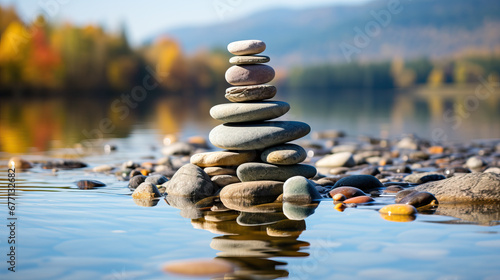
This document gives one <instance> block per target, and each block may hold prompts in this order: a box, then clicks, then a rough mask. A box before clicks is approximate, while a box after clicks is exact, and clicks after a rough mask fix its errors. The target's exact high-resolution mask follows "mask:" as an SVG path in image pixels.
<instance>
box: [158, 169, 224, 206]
mask: <svg viewBox="0 0 500 280" xmlns="http://www.w3.org/2000/svg"><path fill="white" fill-rule="evenodd" d="M164 186H165V187H166V188H167V189H166V191H167V194H169V195H176V196H188V197H193V198H197V199H201V198H205V197H208V196H212V195H213V194H214V193H215V191H216V188H215V186H214V184H213V183H212V181H211V180H210V177H209V176H208V175H207V174H206V173H205V172H204V171H203V169H201V168H200V167H198V166H196V165H194V164H186V165H184V166H182V167H181V168H180V169H179V170H178V171H177V172H176V173H175V174H174V176H173V177H172V179H170V181H168V182H166V183H165V184H164Z"/></svg>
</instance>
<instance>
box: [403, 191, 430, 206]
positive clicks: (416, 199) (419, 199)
mask: <svg viewBox="0 0 500 280" xmlns="http://www.w3.org/2000/svg"><path fill="white" fill-rule="evenodd" d="M398 203H402V204H408V205H412V206H415V207H416V208H419V207H423V206H427V205H437V204H438V200H437V199H436V197H434V195H432V194H431V193H428V192H418V191H416V192H412V193H410V194H408V195H407V196H405V197H403V198H402V199H401V200H400V201H399V202H398Z"/></svg>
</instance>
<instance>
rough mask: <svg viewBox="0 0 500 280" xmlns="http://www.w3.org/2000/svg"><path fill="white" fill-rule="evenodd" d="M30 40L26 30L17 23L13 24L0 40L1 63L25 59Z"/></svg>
mask: <svg viewBox="0 0 500 280" xmlns="http://www.w3.org/2000/svg"><path fill="white" fill-rule="evenodd" d="M29 40H30V34H29V33H28V31H27V30H26V28H24V26H23V25H22V24H21V23H19V22H17V21H14V22H11V23H10V24H9V25H8V26H7V29H5V32H4V33H3V34H2V38H1V40H0V63H4V62H11V61H19V60H22V59H23V58H25V54H26V49H27V46H28V43H29V42H30V41H29Z"/></svg>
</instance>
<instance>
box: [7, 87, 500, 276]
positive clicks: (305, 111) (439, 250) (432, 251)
mask: <svg viewBox="0 0 500 280" xmlns="http://www.w3.org/2000/svg"><path fill="white" fill-rule="evenodd" d="M467 92H468V91H467V90H463V93H462V95H460V97H454V98H450V97H446V94H447V93H446V92H444V93H443V94H442V95H443V96H444V97H440V98H439V100H436V98H435V92H428V91H427V92H426V91H423V92H413V93H408V94H407V95H403V96H401V95H400V96H399V97H397V98H394V96H393V94H392V93H370V94H364V95H363V96H359V95H356V94H353V93H344V94H341V95H338V94H331V96H330V97H328V98H326V97H324V96H323V98H322V99H321V100H319V99H315V96H314V94H315V93H308V94H304V95H301V96H299V95H296V94H293V93H289V94H288V95H286V96H285V95H283V96H281V97H282V98H281V99H285V98H286V100H288V101H289V103H290V104H291V106H292V110H291V112H290V113H289V114H288V115H287V119H297V120H302V121H306V122H308V123H310V124H311V127H312V128H313V130H320V129H325V128H333V129H342V130H345V131H346V132H347V133H348V134H350V135H353V136H355V135H361V134H363V135H372V136H387V137H390V136H394V135H399V134H400V133H409V132H414V133H417V134H419V135H421V136H424V137H431V132H432V130H433V129H435V128H443V130H444V131H445V134H446V135H447V136H448V137H449V138H448V140H449V141H458V140H461V141H465V140H469V139H473V138H500V129H499V122H498V119H499V114H500V113H499V111H500V110H498V109H499V103H498V98H497V97H498V95H495V96H490V99H488V100H487V101H485V100H480V101H481V102H479V105H478V107H477V108H475V107H474V110H471V109H470V108H469V109H470V110H467V109H466V110H465V111H463V110H462V111H460V106H461V105H460V104H461V102H462V101H461V100H464V99H463V98H466V97H467V96H470V95H468V94H467ZM469 92H470V91H469ZM469 98H470V97H469ZM211 104H212V102H209V101H200V100H198V101H196V102H193V101H186V100H179V99H163V100H159V101H155V102H145V103H144V104H140V106H139V107H138V108H136V109H134V110H130V113H129V115H127V116H126V117H125V118H124V119H123V120H122V119H121V117H123V116H120V115H118V114H116V112H113V110H112V109H111V108H110V102H105V101H95V100H94V101H92V100H81V101H75V100H73V101H61V100H48V101H23V102H19V101H12V100H10V101H9V102H2V103H1V105H0V106H1V111H0V114H1V115H0V116H1V119H0V129H1V135H0V141H1V142H0V148H1V153H0V160H1V161H0V170H1V172H0V195H1V198H0V199H1V200H0V202H1V204H0V208H1V210H0V213H1V219H2V221H3V222H2V223H3V224H5V225H3V226H2V227H0V228H1V230H0V248H1V254H2V258H0V259H1V260H2V261H1V265H0V278H1V279H179V277H178V276H174V275H170V274H165V273H164V272H162V270H161V267H162V265H163V264H164V263H165V262H168V261H171V260H178V259H193V258H214V257H218V258H224V259H226V260H229V261H231V262H233V263H235V264H237V266H238V270H239V273H240V274H241V275H246V274H250V275H254V276H256V277H257V276H258V277H259V278H263V279H275V278H278V277H285V276H288V277H289V278H290V279H402V278H407V279H500V266H499V265H498V263H499V261H500V234H499V230H500V226H498V225H494V224H497V223H496V222H492V223H490V224H492V225H494V226H485V225H475V224H471V223H470V222H467V221H464V220H457V218H453V217H447V216H439V215H418V217H417V219H416V220H415V221H412V222H406V223H397V222H391V221H386V220H384V219H383V218H382V217H381V216H380V215H379V213H378V212H377V211H376V210H377V209H379V208H380V207H381V206H380V205H373V206H365V207H359V208H356V209H350V208H348V209H346V211H345V212H338V211H336V210H334V209H333V203H332V201H331V200H324V201H322V202H321V203H320V204H319V206H318V207H317V208H316V209H315V213H314V214H313V215H311V216H309V217H307V218H306V219H305V220H304V221H296V222H295V223H298V224H300V225H303V223H305V226H306V230H304V231H303V232H302V233H301V234H300V235H299V236H298V237H269V236H267V234H265V232H266V229H265V226H240V225H238V224H236V222H235V221H234V220H232V221H228V222H224V223H222V224H219V225H218V226H213V223H212V224H210V223H207V222H206V221H203V220H202V219H201V220H200V219H193V220H192V219H188V218H184V217H183V215H184V214H183V213H181V210H179V209H177V208H174V207H171V206H169V205H168V204H167V202H166V201H165V200H160V202H159V203H158V205H157V206H155V207H150V208H147V207H141V206H138V205H136V204H135V203H134V201H133V200H132V198H131V197H130V194H131V192H130V191H129V190H128V188H127V187H126V186H127V182H122V181H118V180H117V179H116V178H115V177H114V176H112V175H105V174H96V173H93V172H90V171H89V170H90V169H91V168H92V167H94V166H97V165H100V164H104V163H106V164H120V163H122V162H124V161H126V160H131V159H132V160H134V161H137V162H142V161H146V160H151V159H157V158H160V157H162V155H161V146H162V143H161V141H162V138H163V136H164V135H165V134H169V133H177V134H179V136H180V138H181V139H182V138H186V137H188V136H192V135H204V136H206V135H207V134H208V131H209V130H210V128H211V127H213V126H215V125H216V124H217V122H215V121H212V120H210V118H209V117H208V110H209V108H210V106H211ZM450 109H451V110H455V111H452V113H453V114H454V115H453V116H459V118H461V122H460V124H459V125H457V122H458V121H457V120H458V119H459V118H454V119H453V121H450V119H446V118H443V113H444V112H447V110H450ZM103 118H109V119H110V120H111V121H112V124H113V125H114V127H113V129H110V130H109V131H107V133H105V134H104V135H103V136H104V138H103V139H99V138H100V135H97V134H95V133H94V134H93V133H92V131H93V129H95V128H98V127H99V125H100V124H99V123H100V121H101V120H102V119H103ZM453 126H456V127H453ZM84 130H85V131H87V132H89V135H90V136H91V137H87V136H86V135H83V134H84V133H83V132H82V131H84ZM89 138H98V139H97V140H96V139H93V140H92V143H94V144H96V145H95V147H92V148H90V145H85V141H86V140H88V139H89ZM76 143H80V145H77V146H76V147H77V148H78V149H83V152H82V154H80V153H79V152H75V151H79V150H78V149H76V150H75V149H68V148H72V147H75V144H76ZM82 143H83V144H82ZM105 143H112V144H114V145H116V146H117V148H118V149H117V151H116V152H112V153H111V154H105V153H103V152H102V151H103V149H102V145H103V144H105ZM13 154H21V155H23V156H24V157H26V158H28V159H32V160H37V159H44V158H47V157H64V156H66V157H68V156H71V157H76V156H78V158H79V159H80V160H82V161H84V162H86V163H88V164H89V168H85V169H78V170H61V171H58V172H57V173H53V172H52V171H50V170H42V169H39V168H34V169H32V170H30V171H28V172H18V173H17V177H16V179H17V197H16V213H15V214H16V217H17V219H18V220H17V222H16V223H17V228H16V229H17V231H16V245H17V252H16V257H17V264H16V271H17V272H15V273H12V272H9V271H7V264H6V259H7V256H6V253H5V252H7V244H6V241H7V238H8V232H7V230H6V225H7V224H8V223H7V215H8V209H7V205H6V204H5V203H6V199H5V197H6V186H7V182H6V178H7V166H6V161H7V159H8V158H9V157H11V156H12V155H13ZM79 179H96V180H100V181H102V182H104V183H106V184H107V186H106V187H103V188H100V189H95V190H79V189H78V188H77V187H76V186H75V184H74V182H75V181H76V180H79ZM384 199H386V200H387V203H389V202H390V201H392V199H391V198H382V199H381V201H382V203H383V202H384V201H385V200H384ZM181 214H182V215H181ZM184 216H185V215H184ZM260 216H261V218H263V219H271V218H272V217H271V216H272V215H270V214H260ZM462 217H464V218H465V219H467V215H463V216H462ZM204 222H205V224H204ZM210 225H212V226H210ZM201 228H205V229H201ZM181 279H190V278H181Z"/></svg>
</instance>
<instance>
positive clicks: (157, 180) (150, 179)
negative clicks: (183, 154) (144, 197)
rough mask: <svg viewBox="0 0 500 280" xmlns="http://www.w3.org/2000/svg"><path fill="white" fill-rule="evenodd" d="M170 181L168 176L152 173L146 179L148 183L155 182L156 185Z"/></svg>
mask: <svg viewBox="0 0 500 280" xmlns="http://www.w3.org/2000/svg"><path fill="white" fill-rule="evenodd" d="M167 181H168V179H167V177H165V176H163V175H151V176H149V177H147V178H146V180H144V182H146V183H153V184H155V185H162V184H164V183H166V182H167Z"/></svg>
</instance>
